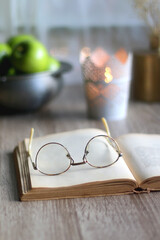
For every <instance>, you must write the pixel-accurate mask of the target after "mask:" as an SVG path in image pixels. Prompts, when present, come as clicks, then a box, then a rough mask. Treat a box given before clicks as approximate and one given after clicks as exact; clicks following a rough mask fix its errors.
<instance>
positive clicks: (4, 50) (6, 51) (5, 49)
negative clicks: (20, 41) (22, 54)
mask: <svg viewBox="0 0 160 240" xmlns="http://www.w3.org/2000/svg"><path fill="white" fill-rule="evenodd" d="M11 52H12V50H11V48H10V46H9V45H8V44H5V43H0V61H1V60H2V59H3V58H4V57H5V56H10V55H11Z"/></svg>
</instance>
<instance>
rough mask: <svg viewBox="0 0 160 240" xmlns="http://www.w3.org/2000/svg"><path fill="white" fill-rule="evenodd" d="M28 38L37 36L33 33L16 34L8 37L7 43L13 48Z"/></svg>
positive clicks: (32, 38) (31, 38)
mask: <svg viewBox="0 0 160 240" xmlns="http://www.w3.org/2000/svg"><path fill="white" fill-rule="evenodd" d="M27 40H35V38H34V37H33V36H32V35H26V34H21V35H16V36H13V37H11V38H9V39H8V41H7V44H8V45H9V46H10V47H11V48H12V49H13V48H14V47H15V46H16V45H17V44H19V43H21V42H23V41H27Z"/></svg>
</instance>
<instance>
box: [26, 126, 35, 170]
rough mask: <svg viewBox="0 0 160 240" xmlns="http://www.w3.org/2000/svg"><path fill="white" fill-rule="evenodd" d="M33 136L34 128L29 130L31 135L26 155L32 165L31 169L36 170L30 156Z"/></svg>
mask: <svg viewBox="0 0 160 240" xmlns="http://www.w3.org/2000/svg"><path fill="white" fill-rule="evenodd" d="M33 135H34V128H31V133H30V137H29V143H28V155H29V158H30V160H31V163H32V165H33V168H34V169H36V167H35V163H34V162H33V160H32V154H31V153H32V151H31V149H32V140H33Z"/></svg>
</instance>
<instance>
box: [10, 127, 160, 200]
mask: <svg viewBox="0 0 160 240" xmlns="http://www.w3.org/2000/svg"><path fill="white" fill-rule="evenodd" d="M96 135H106V132H105V131H102V130H100V129H91V128H90V129H81V130H74V131H70V132H63V133H59V134H51V135H48V136H44V137H39V138H34V139H33V142H32V156H33V159H35V156H36V154H37V151H38V150H39V149H40V147H41V146H42V145H44V144H46V143H48V142H59V143H62V144H63V145H64V146H65V147H66V148H67V149H68V151H69V152H70V153H71V154H72V157H73V159H74V160H75V162H81V161H82V158H83V154H84V148H85V145H86V143H87V142H88V141H89V139H91V138H92V137H94V136H96ZM116 141H117V143H118V144H119V147H120V149H121V151H122V153H123V156H122V157H120V158H119V160H118V161H117V162H115V163H114V164H113V165H111V166H109V167H106V168H92V167H91V166H90V165H88V164H83V165H78V166H73V167H71V168H70V169H69V170H68V171H66V172H64V173H63V174H60V175H57V176H47V175H44V174H42V173H40V172H39V171H37V170H34V168H33V166H32V162H31V161H30V159H29V156H28V144H29V139H25V140H24V141H22V142H21V143H19V144H18V146H17V147H16V148H15V151H14V159H15V166H16V174H17V179H18V189H19V195H20V200H21V201H31V200H46V199H58V198H76V197H92V196H105V195H113V194H114V195H116V194H117V195H119V194H130V193H140V192H148V191H157V190H160V135H149V134H127V135H124V136H120V137H118V138H117V139H116ZM95 151H99V149H98V148H97V149H95Z"/></svg>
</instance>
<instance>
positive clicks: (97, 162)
mask: <svg viewBox="0 0 160 240" xmlns="http://www.w3.org/2000/svg"><path fill="white" fill-rule="evenodd" d="M102 121H103V123H104V125H105V128H106V131H107V134H108V135H97V136H94V137H92V138H91V139H90V140H89V141H88V142H87V144H86V147H85V150H84V155H83V158H82V162H75V161H74V159H73V158H72V156H71V154H70V153H69V151H68V150H67V148H66V147H65V146H63V145H62V144H61V143H58V142H49V143H46V144H44V145H43V146H42V147H41V148H40V149H39V150H38V152H37V154H36V157H35V161H34V162H33V161H32V157H31V143H32V139H33V129H32V131H31V137H30V141H29V150H28V153H29V157H30V159H31V162H32V165H33V168H34V169H35V170H38V171H39V172H40V173H42V174H45V175H48V176H55V175H59V174H62V173H64V172H66V171H67V170H68V169H69V168H70V167H71V166H77V165H82V164H86V163H88V164H89V165H90V166H91V167H94V168H105V167H109V166H111V165H113V164H114V163H116V162H117V161H118V159H119V158H120V157H121V156H122V153H121V151H120V149H119V146H118V144H117V142H116V141H115V140H114V139H113V138H112V137H110V136H109V129H108V125H107V123H106V121H105V119H102Z"/></svg>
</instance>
